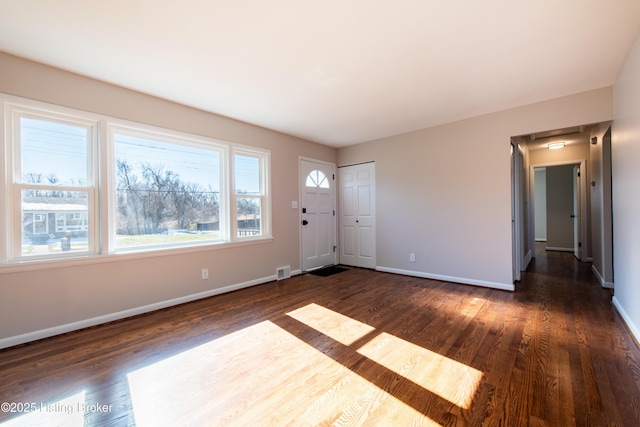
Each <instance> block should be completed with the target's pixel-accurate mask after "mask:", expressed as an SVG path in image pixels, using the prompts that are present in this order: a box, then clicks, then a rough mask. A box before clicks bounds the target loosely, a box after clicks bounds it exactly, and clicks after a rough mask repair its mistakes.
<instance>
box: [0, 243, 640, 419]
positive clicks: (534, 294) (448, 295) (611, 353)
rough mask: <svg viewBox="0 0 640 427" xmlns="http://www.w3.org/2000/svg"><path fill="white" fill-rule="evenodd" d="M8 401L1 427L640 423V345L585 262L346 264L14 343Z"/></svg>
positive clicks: (559, 257)
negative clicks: (466, 270)
mask: <svg viewBox="0 0 640 427" xmlns="http://www.w3.org/2000/svg"><path fill="white" fill-rule="evenodd" d="M0 402H9V403H10V404H11V407H10V408H9V411H6V410H3V411H0V427H9V426H14V425H16V426H28V425H64V426H67V425H90V426H94V425H95V426H138V427H141V426H154V427H156V426H186V425H191V426H200V425H203V426H252V427H253V426H316V425H322V426H324V425H327V426H328V425H335V426H358V425H376V426H378V425H380V426H421V425H424V426H430V425H434V426H435V425H442V426H638V425H640V351H639V350H638V347H637V346H636V344H635V342H634V341H633V339H632V337H631V336H630V335H629V333H628V331H627V330H626V328H625V326H624V324H623V323H622V321H621V320H620V318H619V316H618V315H617V313H616V312H615V310H614V308H613V306H612V304H611V291H609V290H605V289H602V288H601V287H600V286H599V285H598V284H597V282H596V280H595V279H594V277H593V275H592V273H591V272H590V265H589V264H582V263H579V262H578V261H576V260H575V259H574V258H573V256H572V254H566V253H545V252H544V251H539V252H538V254H537V258H536V260H535V261H534V262H533V264H532V266H531V267H530V269H529V271H527V272H525V273H524V274H523V279H522V281H521V282H520V283H518V284H517V291H516V292H515V293H510V292H504V291H499V290H491V289H483V288H477V287H472V286H464V285H458V284H452V283H445V282H438V281H433V280H426V279H419V278H412V277H406V276H400V275H392V274H386V273H379V272H373V271H369V270H363V269H357V268H349V269H348V270H347V271H345V272H342V273H339V274H337V275H334V276H330V277H319V276H314V275H308V274H305V275H301V276H296V277H293V278H291V279H287V280H284V281H280V282H272V283H268V284H264V285H260V286H255V287H252V288H248V289H243V290H240V291H236V292H232V293H228V294H224V295H219V296H216V297H212V298H208V299H204V300H200V301H196V302H193V303H188V304H184V305H181V306H178V307H172V308H169V309H165V310H160V311H157V312H154V313H149V314H146V315H142V316H137V317H135V318H130V319H126V320H122V321H118V322H113V323H110V324H106V325H101V326H97V327H94V328H89V329H85V330H82V331H78V332H74V333H69V334H65V335H61V336H57V337H53V338H49V339H45V340H41V341H38V342H34V343H30V344H27V345H22V346H18V347H14V348H10V349H5V350H0ZM3 409H7V408H4V407H3ZM11 410H14V411H18V410H20V411H22V412H24V411H27V410H29V411H30V413H27V414H25V413H18V412H11ZM74 423H76V424H74Z"/></svg>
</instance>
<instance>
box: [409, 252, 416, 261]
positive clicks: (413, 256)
mask: <svg viewBox="0 0 640 427" xmlns="http://www.w3.org/2000/svg"><path fill="white" fill-rule="evenodd" d="M409 261H411V262H416V254H414V253H413V252H411V253H410V254H409Z"/></svg>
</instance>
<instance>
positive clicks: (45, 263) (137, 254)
mask: <svg viewBox="0 0 640 427" xmlns="http://www.w3.org/2000/svg"><path fill="white" fill-rule="evenodd" d="M273 240H274V239H273V237H270V236H269V237H259V238H250V239H243V240H236V241H233V242H217V243H209V244H205V245H197V246H187V247H181V248H158V249H145V250H144V251H127V252H120V253H112V254H99V255H79V256H77V257H65V258H58V259H46V260H43V259H38V260H28V259H26V260H20V261H14V262H6V263H1V264H0V275H2V274H9V273H23V272H27V271H35V270H48V269H53V268H65V267H75V266H80V265H88V264H102V263H108V262H119V261H130V260H135V259H144V258H157V257H164V256H172V255H183V254H189V253H197V252H208V251H216V250H222V249H229V248H234V247H239V246H248V245H257V244H263V243H271V242H273Z"/></svg>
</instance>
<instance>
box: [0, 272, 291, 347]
mask: <svg viewBox="0 0 640 427" xmlns="http://www.w3.org/2000/svg"><path fill="white" fill-rule="evenodd" d="M300 273H301V271H300V270H295V271H292V272H291V276H295V275H298V274H300ZM275 280H276V275H275V274H274V275H273V276H268V277H263V278H260V279H254V280H249V281H248V282H243V283H237V284H235V285H229V286H225V287H222V288H217V289H211V290H208V291H205V292H199V293H197V294H192V295H185V296H183V297H179V298H174V299H170V300H167V301H160V302H157V303H153V304H149V305H144V306H141V307H135V308H131V309H128V310H123V311H119V312H116V313H110V314H105V315H104V316H98V317H92V318H90V319H84V320H80V321H77V322H72V323H67V324H64V325H59V326H54V327H51V328H47V329H42V330H39V331H34V332H28V333H26V334H22V335H16V336H13V337H8V338H3V339H0V349H3V348H7V347H12V346H14V345H19V344H24V343H27V342H30V341H35V340H39V339H43V338H48V337H52V336H54V335H60V334H64V333H67V332H72V331H76V330H78V329H84V328H88V327H91V326H96V325H100V324H102V323H108V322H113V321H114V320H120V319H125V318H127V317H132V316H137V315H139V314H144V313H148V312H151V311H155V310H160V309H162V308H167V307H171V306H174V305H178V304H184V303H186V302H191V301H195V300H199V299H202V298H208V297H211V296H214V295H219V294H223V293H226V292H231V291H236V290H238V289H243V288H248V287H251V286H255V285H261V284H263V283H267V282H272V281H275Z"/></svg>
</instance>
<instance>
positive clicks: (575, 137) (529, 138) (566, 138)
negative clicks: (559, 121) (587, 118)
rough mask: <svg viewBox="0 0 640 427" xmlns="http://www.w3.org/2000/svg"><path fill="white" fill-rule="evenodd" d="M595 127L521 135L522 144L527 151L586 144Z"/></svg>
mask: <svg viewBox="0 0 640 427" xmlns="http://www.w3.org/2000/svg"><path fill="white" fill-rule="evenodd" d="M594 126H595V125H583V126H573V127H568V128H562V129H554V130H550V131H545V132H536V133H532V134H530V135H522V137H521V138H522V142H524V143H525V144H527V147H528V148H529V150H543V149H544V150H546V149H548V148H549V147H548V145H549V144H554V143H560V142H562V143H564V144H565V145H567V146H569V145H577V144H588V143H589V141H590V136H591V129H592V128H593V127H594Z"/></svg>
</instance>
